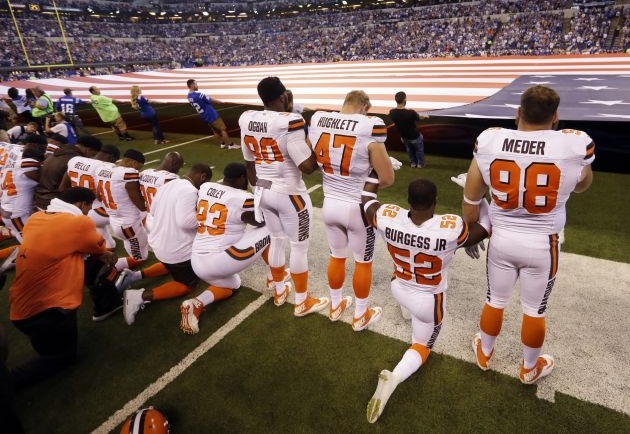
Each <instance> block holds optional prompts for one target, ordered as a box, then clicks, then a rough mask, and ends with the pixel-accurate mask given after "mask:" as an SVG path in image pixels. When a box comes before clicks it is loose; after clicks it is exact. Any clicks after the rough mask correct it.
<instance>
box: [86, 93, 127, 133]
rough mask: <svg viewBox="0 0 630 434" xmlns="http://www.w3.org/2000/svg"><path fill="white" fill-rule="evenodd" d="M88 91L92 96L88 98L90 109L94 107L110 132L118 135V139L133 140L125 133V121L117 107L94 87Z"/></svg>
mask: <svg viewBox="0 0 630 434" xmlns="http://www.w3.org/2000/svg"><path fill="white" fill-rule="evenodd" d="M89 91H90V93H91V94H92V96H91V97H90V101H92V107H94V109H95V110H96V112H97V113H98V115H99V116H100V118H101V120H102V121H103V122H105V123H106V124H107V125H109V126H110V127H112V130H114V132H115V133H116V134H117V135H118V139H119V140H133V139H134V138H133V137H131V136H130V135H129V133H128V132H127V124H126V123H125V120H124V119H123V117H122V116H121V115H120V112H119V111H118V107H116V105H115V104H114V102H113V101H112V99H111V98H108V97H106V96H104V95H101V90H100V89H99V88H98V87H96V86H91V87H90V89H89Z"/></svg>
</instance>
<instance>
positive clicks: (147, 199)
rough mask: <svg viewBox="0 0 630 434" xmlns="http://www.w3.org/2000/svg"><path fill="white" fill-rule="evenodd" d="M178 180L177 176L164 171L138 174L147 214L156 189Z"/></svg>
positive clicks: (147, 171) (146, 171) (150, 170)
mask: <svg viewBox="0 0 630 434" xmlns="http://www.w3.org/2000/svg"><path fill="white" fill-rule="evenodd" d="M178 178H179V176H177V174H175V173H173V172H168V171H166V170H157V169H146V170H143V171H142V172H140V192H141V193H142V198H143V199H144V206H145V207H146V209H147V212H149V211H151V204H152V203H153V197H154V196H155V194H156V193H157V191H158V189H159V188H160V187H162V186H163V185H164V184H166V183H167V182H169V181H172V180H173V179H178Z"/></svg>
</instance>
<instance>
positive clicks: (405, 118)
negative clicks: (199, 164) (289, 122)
mask: <svg viewBox="0 0 630 434" xmlns="http://www.w3.org/2000/svg"><path fill="white" fill-rule="evenodd" d="M394 99H395V100H396V108H395V109H391V110H390V111H389V117H390V118H391V119H392V121H394V124H396V128H397V129H398V133H399V134H400V139H401V140H402V142H403V144H404V145H405V149H406V150H407V153H408V154H409V162H410V163H411V167H417V168H418V169H421V168H423V167H424V139H423V138H422V134H420V132H419V131H418V128H417V124H416V123H417V122H418V121H420V116H418V113H416V112H415V111H414V110H409V109H407V108H405V106H406V105H407V94H406V93H405V92H398V93H397V94H396V95H395V96H394Z"/></svg>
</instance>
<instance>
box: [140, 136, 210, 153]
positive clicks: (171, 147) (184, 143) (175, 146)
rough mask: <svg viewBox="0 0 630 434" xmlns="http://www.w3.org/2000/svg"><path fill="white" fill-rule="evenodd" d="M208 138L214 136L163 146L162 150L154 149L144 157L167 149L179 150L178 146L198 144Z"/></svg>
mask: <svg viewBox="0 0 630 434" xmlns="http://www.w3.org/2000/svg"><path fill="white" fill-rule="evenodd" d="M210 137H214V135H211V136H203V137H200V138H198V139H195V140H189V141H187V142H183V143H178V144H176V145H171V146H165V147H164V148H160V149H154V150H153V151H149V152H145V153H144V155H149V154H155V153H156V152H161V151H166V150H167V149H173V148H179V147H180V146H184V145H188V144H189V143H195V142H199V141H201V140H205V139H209V138H210Z"/></svg>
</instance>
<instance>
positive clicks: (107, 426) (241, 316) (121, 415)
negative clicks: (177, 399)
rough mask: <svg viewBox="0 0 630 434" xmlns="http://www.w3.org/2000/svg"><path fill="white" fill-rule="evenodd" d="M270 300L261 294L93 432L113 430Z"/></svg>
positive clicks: (95, 433)
mask: <svg viewBox="0 0 630 434" xmlns="http://www.w3.org/2000/svg"><path fill="white" fill-rule="evenodd" d="M267 300H268V297H267V296H266V295H261V296H260V297H258V298H257V299H256V300H254V301H252V302H251V303H250V304H249V305H248V306H247V307H246V308H245V309H243V310H242V311H240V312H239V313H238V314H237V315H236V316H234V317H233V318H232V319H231V320H229V321H228V322H227V323H225V324H224V325H223V326H222V327H221V328H220V329H219V330H217V331H216V332H214V333H213V334H212V335H210V337H208V339H206V340H205V341H203V342H202V343H201V344H200V345H199V346H198V347H197V348H195V349H194V350H193V351H191V352H190V353H189V354H188V355H187V356H186V357H184V358H183V359H182V360H181V361H180V362H179V363H178V364H177V365H175V366H173V367H172V368H171V369H170V370H169V371H168V372H166V373H165V374H164V375H162V376H161V377H160V378H158V379H157V380H156V381H155V382H153V383H152V384H150V385H149V386H148V387H147V388H146V389H144V390H143V391H142V392H140V394H139V395H138V396H136V397H135V398H134V399H132V400H131V401H129V402H128V403H127V404H125V405H124V406H123V407H122V408H121V409H120V410H118V411H117V412H116V413H114V414H113V415H112V416H111V417H110V418H109V419H107V420H106V421H105V422H103V424H102V425H101V426H99V427H98V428H96V429H95V430H94V431H93V433H94V434H100V433H104V434H106V433H109V432H112V431H113V430H114V429H115V428H116V427H117V426H118V425H120V424H121V423H122V422H124V420H125V419H126V418H127V417H129V415H130V414H131V413H133V412H134V411H136V410H138V409H140V407H141V406H142V405H143V404H145V403H146V402H147V401H148V400H149V399H151V398H153V397H154V396H155V395H157V394H158V393H159V392H160V391H161V390H162V389H164V388H165V387H166V386H168V385H169V384H171V383H172V382H173V381H174V380H175V379H176V378H177V377H179V376H180V375H181V374H182V373H183V372H184V371H185V370H186V369H188V368H189V367H190V365H192V364H193V363H194V362H195V361H197V359H199V357H201V356H203V355H204V354H206V353H207V352H208V351H209V350H210V349H212V348H213V347H214V346H215V345H216V344H218V343H219V342H221V340H222V339H223V338H224V337H225V336H226V335H227V334H228V333H230V332H231V331H232V330H234V329H235V328H236V327H238V326H239V325H240V324H241V323H242V322H243V321H244V320H246V319H247V318H248V317H249V316H250V315H251V314H253V313H254V312H255V311H256V310H257V309H259V308H260V307H261V306H262V305H263V304H265V302H266V301H267Z"/></svg>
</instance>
